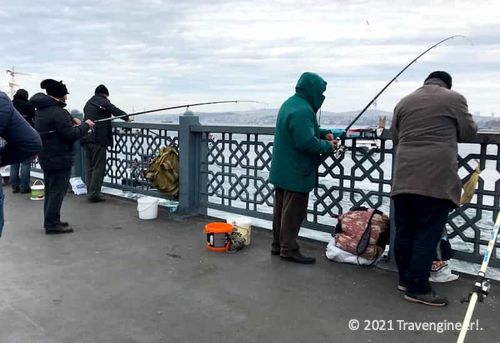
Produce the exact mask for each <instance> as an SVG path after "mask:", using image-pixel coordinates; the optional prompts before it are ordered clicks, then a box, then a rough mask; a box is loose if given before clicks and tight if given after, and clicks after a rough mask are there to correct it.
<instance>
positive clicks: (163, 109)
mask: <svg viewBox="0 0 500 343" xmlns="http://www.w3.org/2000/svg"><path fill="white" fill-rule="evenodd" d="M239 102H251V103H257V104H264V103H263V102H260V101H255V100H223V101H209V102H198V103H193V104H186V105H177V106H170V107H163V108H157V109H154V110H148V111H142V112H135V113H131V114H124V115H121V116H116V117H110V118H105V119H98V120H95V121H94V123H96V124H97V123H103V122H107V121H112V120H115V119H120V118H125V117H133V116H138V115H141V114H146V113H153V112H159V111H167V110H175V109H179V108H184V107H185V108H186V110H188V109H189V107H195V106H204V105H215V104H228V103H239ZM91 104H92V105H94V106H96V107H99V108H100V109H101V110H106V107H104V106H100V105H97V104H95V103H93V102H91ZM77 126H78V125H77ZM55 132H56V130H51V131H45V132H40V133H39V134H40V135H47V134H51V133H55Z"/></svg>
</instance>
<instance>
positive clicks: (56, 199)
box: [43, 168, 71, 229]
mask: <svg viewBox="0 0 500 343" xmlns="http://www.w3.org/2000/svg"><path fill="white" fill-rule="evenodd" d="M70 174H71V168H67V169H58V170H44V171H43V181H44V183H45V196H44V203H43V212H44V220H43V226H44V227H45V228H46V229H52V228H54V227H56V226H57V224H59V223H60V222H61V206H62V203H63V200H64V196H65V195H66V191H67V189H68V184H69V177H70Z"/></svg>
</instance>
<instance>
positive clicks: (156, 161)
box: [144, 146, 179, 196]
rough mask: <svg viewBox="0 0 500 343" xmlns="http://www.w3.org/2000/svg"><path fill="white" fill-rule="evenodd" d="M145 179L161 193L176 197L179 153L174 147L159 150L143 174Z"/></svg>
mask: <svg viewBox="0 0 500 343" xmlns="http://www.w3.org/2000/svg"><path fill="white" fill-rule="evenodd" d="M144 176H145V178H146V179H147V180H148V181H149V182H150V183H151V185H152V186H153V187H154V188H156V189H158V190H159V191H160V192H161V193H164V194H168V195H173V196H176V195H177V194H178V193H179V152H178V151H177V148H176V147H172V146H167V147H163V148H161V149H160V153H159V154H158V156H156V157H155V158H153V159H152V160H151V161H150V162H149V165H148V169H147V170H146V172H145V173H144Z"/></svg>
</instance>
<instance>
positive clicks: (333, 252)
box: [326, 237, 382, 265]
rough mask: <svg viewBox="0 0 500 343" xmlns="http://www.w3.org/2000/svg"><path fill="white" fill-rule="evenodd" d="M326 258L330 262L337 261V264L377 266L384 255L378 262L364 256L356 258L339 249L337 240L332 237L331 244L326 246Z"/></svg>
mask: <svg viewBox="0 0 500 343" xmlns="http://www.w3.org/2000/svg"><path fill="white" fill-rule="evenodd" d="M326 257H327V258H328V259H329V260H332V261H335V262H341V263H350V264H357V265H358V264H359V265H371V264H375V263H376V262H378V260H379V259H380V258H382V254H380V256H378V258H377V261H376V262H374V261H373V260H370V259H367V258H364V257H362V256H356V255H354V254H351V253H349V252H347V251H345V250H342V249H340V248H337V247H336V246H335V238H334V237H332V238H331V239H330V242H328V245H327V246H326Z"/></svg>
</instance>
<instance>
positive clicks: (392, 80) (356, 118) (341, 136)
mask: <svg viewBox="0 0 500 343" xmlns="http://www.w3.org/2000/svg"><path fill="white" fill-rule="evenodd" d="M454 38H464V39H467V40H469V41H470V39H469V38H468V37H467V36H464V35H454V36H449V37H447V38H445V39H442V40H440V41H439V42H437V43H436V44H434V45H432V46H431V47H429V48H428V49H426V50H425V51H424V52H422V53H421V54H420V55H418V56H417V57H415V58H414V59H413V60H412V61H411V62H410V63H408V64H407V65H406V66H405V67H404V68H403V69H401V70H400V71H399V72H398V73H397V74H396V76H394V77H393V78H392V79H391V80H390V81H389V82H388V83H387V84H386V85H385V86H384V87H383V88H382V89H381V90H380V91H379V92H378V93H377V95H375V97H374V98H373V99H371V100H370V101H369V102H368V104H366V106H365V107H364V108H363V109H362V110H361V112H359V114H358V115H357V116H356V117H355V118H354V119H353V120H351V122H350V123H349V124H348V125H347V127H346V128H345V129H344V132H343V133H342V134H341V135H340V137H338V138H340V139H345V138H346V137H347V131H348V130H349V129H350V128H351V127H352V126H353V125H354V124H355V123H356V122H357V121H358V119H359V118H360V117H361V116H362V115H363V114H364V113H365V112H366V110H368V108H370V106H371V105H372V104H373V103H374V102H375V101H377V99H378V97H379V96H380V95H382V93H383V92H384V91H385V90H386V89H387V88H388V87H389V86H390V85H391V84H392V83H393V82H394V81H396V80H397V78H398V77H399V76H400V75H401V74H403V73H404V72H405V71H406V69H408V68H409V67H410V66H411V65H412V64H413V63H415V62H417V61H418V60H419V59H420V58H421V57H422V56H424V55H425V54H427V53H428V52H429V51H431V50H432V49H434V48H435V47H437V46H438V45H440V44H443V43H444V42H446V41H449V40H451V39H454ZM344 151H345V146H343V145H341V146H339V147H338V148H337V153H336V154H339V153H340V154H341V153H343V152H344ZM326 157H328V155H326V156H325V157H324V158H322V159H321V161H320V162H319V164H321V162H323V161H324V159H326Z"/></svg>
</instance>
